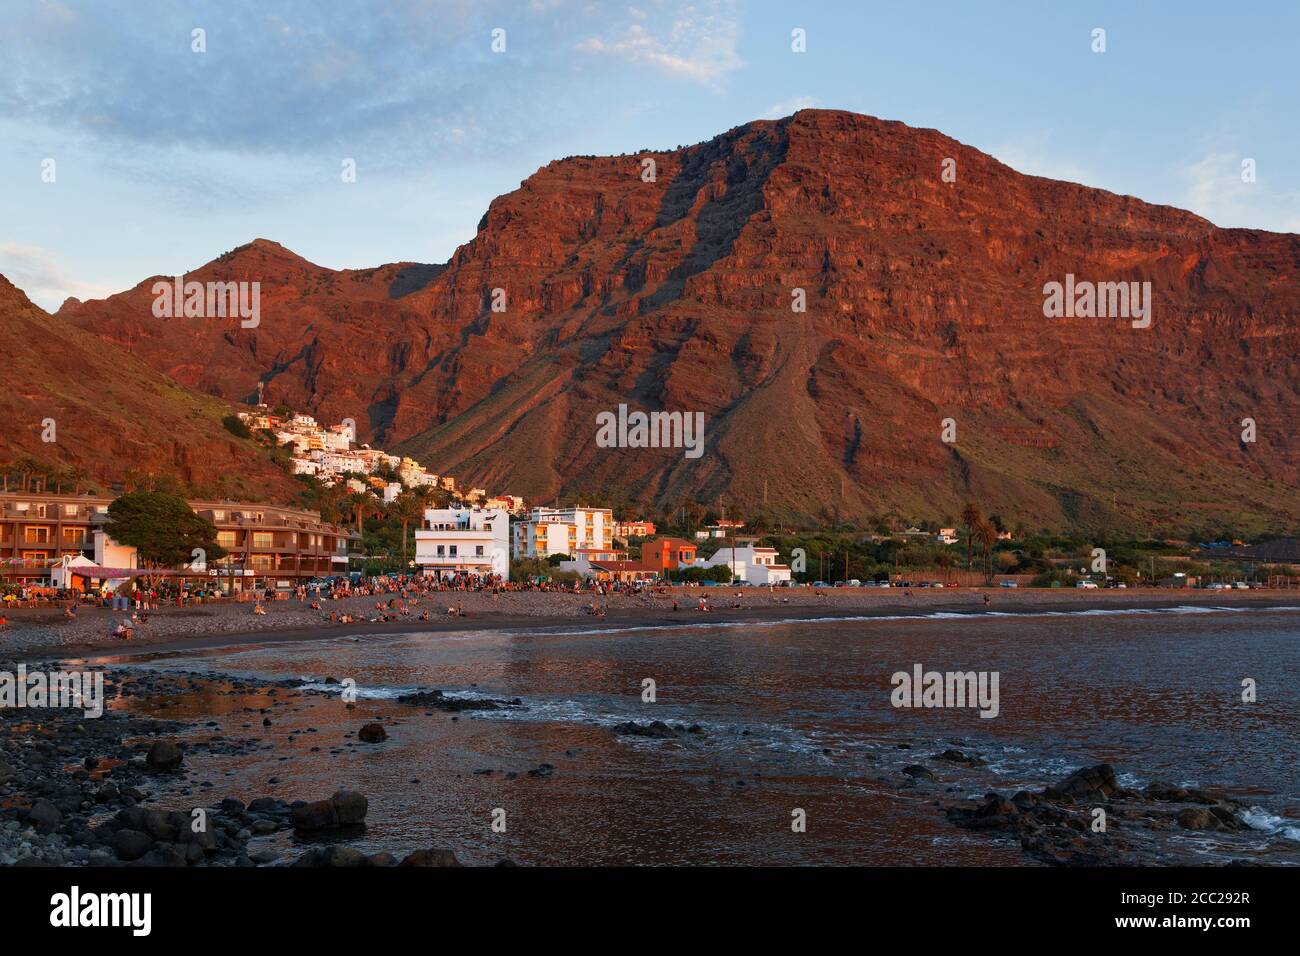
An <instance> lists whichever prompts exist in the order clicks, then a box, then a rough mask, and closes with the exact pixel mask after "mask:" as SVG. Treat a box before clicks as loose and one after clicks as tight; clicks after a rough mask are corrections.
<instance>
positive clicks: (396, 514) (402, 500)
mask: <svg viewBox="0 0 1300 956" xmlns="http://www.w3.org/2000/svg"><path fill="white" fill-rule="evenodd" d="M388 514H389V517H391V518H394V519H396V520H398V521H400V522H401V523H402V567H403V569H405V567H406V532H407V529H408V528H409V527H410V526H411V522H412V521H416V522H419V521H422V520H423V519H424V502H423V501H421V500H420V497H419V495H414V494H411V493H410V492H403V493H402V494H400V495H398V496H397V497H396V498H394V499H393V503H392V504H391V505H389V506H388Z"/></svg>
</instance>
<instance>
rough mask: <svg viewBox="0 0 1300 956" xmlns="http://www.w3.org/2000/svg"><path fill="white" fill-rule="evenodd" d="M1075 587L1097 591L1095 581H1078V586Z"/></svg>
mask: <svg viewBox="0 0 1300 956" xmlns="http://www.w3.org/2000/svg"><path fill="white" fill-rule="evenodd" d="M1075 587H1076V588H1087V589H1090V590H1093V591H1095V590H1097V582H1096V581H1080V582H1079V583H1078V584H1076V585H1075Z"/></svg>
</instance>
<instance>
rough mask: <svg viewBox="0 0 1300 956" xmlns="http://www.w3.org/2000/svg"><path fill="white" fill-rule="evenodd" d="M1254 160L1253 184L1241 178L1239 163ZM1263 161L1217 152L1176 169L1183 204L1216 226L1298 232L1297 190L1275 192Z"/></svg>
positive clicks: (1270, 172) (1299, 206)
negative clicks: (1183, 183)
mask: <svg viewBox="0 0 1300 956" xmlns="http://www.w3.org/2000/svg"><path fill="white" fill-rule="evenodd" d="M1247 159H1252V160H1255V163H1254V166H1255V181H1254V182H1248V181H1246V180H1243V179H1242V172H1243V166H1242V164H1243V162H1244V161H1245V160H1247ZM1275 172H1276V171H1275V170H1272V169H1270V168H1269V163H1268V161H1267V159H1265V160H1263V162H1262V163H1261V161H1260V160H1259V159H1258V158H1257V157H1250V156H1242V155H1240V154H1238V153H1235V152H1231V151H1227V150H1218V151H1214V152H1211V153H1208V154H1206V155H1204V156H1202V157H1201V158H1200V159H1197V160H1194V161H1192V162H1189V163H1187V164H1186V165H1185V166H1183V167H1182V168H1181V169H1180V170H1179V174H1180V175H1181V176H1182V178H1183V181H1184V182H1185V184H1186V185H1185V189H1184V193H1183V196H1184V203H1185V204H1186V206H1187V208H1188V209H1190V210H1191V211H1192V212H1194V213H1196V214H1197V215H1198V216H1204V217H1205V218H1206V219H1208V220H1210V222H1212V223H1214V224H1215V225H1216V226H1224V227H1241V228H1252V229H1271V230H1275V231H1278V232H1300V189H1278V188H1275V187H1274V184H1275V183H1276V182H1277V181H1278V178H1277V177H1276V175H1275Z"/></svg>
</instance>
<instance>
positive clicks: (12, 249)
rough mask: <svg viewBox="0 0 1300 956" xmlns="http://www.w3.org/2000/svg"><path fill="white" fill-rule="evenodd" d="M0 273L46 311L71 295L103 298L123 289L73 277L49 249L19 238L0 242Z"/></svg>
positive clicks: (51, 310)
mask: <svg viewBox="0 0 1300 956" xmlns="http://www.w3.org/2000/svg"><path fill="white" fill-rule="evenodd" d="M0 275H3V276H4V277H5V278H7V279H8V280H9V281H10V282H12V283H13V284H14V285H16V286H17V287H18V288H20V289H22V290H23V292H25V293H26V294H27V298H29V299H31V300H32V301H33V302H35V303H36V304H37V305H39V306H40V307H41V308H42V309H44V310H45V311H47V312H53V311H55V310H57V309H58V307H59V306H60V305H62V304H63V300H64V299H66V298H68V297H69V296H75V297H76V298H78V299H102V298H104V297H105V296H109V295H112V294H113V293H114V292H117V291H120V290H119V289H112V288H109V287H107V286H102V285H97V284H95V283H91V282H82V281H80V280H79V279H74V278H72V277H71V276H69V275H68V274H67V272H66V270H65V267H64V266H63V265H62V263H60V261H59V259H58V257H57V256H55V255H54V253H52V252H50V251H49V250H48V249H44V248H42V247H40V246H27V245H22V244H21V243H17V242H0ZM123 288H125V286H123Z"/></svg>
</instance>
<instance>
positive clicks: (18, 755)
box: [0, 662, 1250, 867]
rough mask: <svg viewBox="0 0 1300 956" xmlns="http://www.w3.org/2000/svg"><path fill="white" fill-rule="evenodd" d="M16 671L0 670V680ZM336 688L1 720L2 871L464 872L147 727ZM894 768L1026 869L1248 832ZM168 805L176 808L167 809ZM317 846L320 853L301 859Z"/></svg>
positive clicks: (1211, 807)
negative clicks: (380, 842) (386, 848)
mask: <svg viewBox="0 0 1300 956" xmlns="http://www.w3.org/2000/svg"><path fill="white" fill-rule="evenodd" d="M14 667H15V665H14V664H12V663H5V662H0V670H6V669H7V670H11V671H12V670H13V669H14ZM41 667H43V668H45V669H47V670H56V669H59V667H60V665H58V664H56V663H54V662H48V663H46V664H43V665H29V670H32V669H38V668H41ZM335 687H338V688H340V690H341V689H342V688H343V685H342V684H340V683H339V682H338V681H336V680H334V679H332V678H326V679H325V680H324V681H303V680H297V679H287V680H280V681H266V680H254V679H249V678H243V677H240V678H233V677H228V676H223V675H219V674H213V673H199V672H188V673H173V672H163V671H153V670H143V669H141V670H135V669H132V670H119V671H117V672H116V673H115V674H107V673H106V674H105V705H106V708H105V710H104V713H103V715H102V716H100V717H98V718H94V719H88V718H85V717H84V715H83V714H82V712H81V711H79V710H70V709H62V708H41V709H27V708H22V709H15V708H4V709H0V866H218V867H223V866H224V867H230V866H236V867H249V866H268V865H272V866H288V865H293V866H332V867H353V866H369V867H386V866H397V865H402V866H459V865H461V863H460V861H458V860H457V858H456V856H455V854H454V853H453V852H452V851H451V850H448V849H446V848H438V847H424V848H420V847H417V848H412V849H410V850H409V851H408V852H406V853H405V854H403V855H402V858H401V859H400V861H399V859H398V857H397V856H395V855H393V854H392V853H388V852H379V853H371V854H367V853H364V852H362V851H361V850H359V849H357V848H355V847H352V846H349V845H347V842H348V840H349V839H354V838H356V837H359V836H361V835H362V834H364V831H365V824H366V820H367V814H368V812H369V801H368V800H367V798H366V797H365V796H364V795H363V794H362V793H359V792H356V791H354V790H349V789H340V790H338V791H337V792H335V793H334V794H333V795H332V796H330V797H328V798H326V799H318V800H312V801H308V800H302V799H298V800H285V799H280V798H275V797H269V796H261V797H256V798H253V799H251V800H248V801H245V800H244V799H241V797H239V796H225V797H221V798H218V797H216V785H215V784H214V783H213V781H212V780H209V779H206V778H205V777H204V775H203V774H201V773H198V772H196V771H193V770H192V769H191V767H190V766H189V765H188V764H187V757H188V758H193V757H194V756H196V755H198V754H200V753H206V754H216V755H221V756H230V755H239V754H246V753H252V752H255V751H257V750H259V749H270V748H271V745H270V744H267V743H266V742H265V741H263V740H261V739H260V738H257V737H251V736H228V735H224V734H220V733H216V732H215V731H214V732H213V733H211V734H208V735H206V736H204V735H203V732H204V731H206V730H208V729H214V728H216V727H217V724H216V722H215V721H208V720H204V719H191V720H188V721H184V722H182V721H177V720H173V719H169V718H167V717H165V716H157V715H156V714H165V713H167V711H168V708H169V706H170V704H171V702H172V701H174V700H176V699H177V698H178V696H181V695H186V694H195V693H199V692H208V693H212V692H215V693H217V694H219V695H223V694H228V695H247V694H250V693H254V692H256V693H259V694H261V695H264V696H265V698H266V699H267V700H270V701H272V702H273V706H272V707H262V708H257V707H247V706H246V707H244V708H243V710H244V712H246V713H247V714H249V718H250V719H249V721H248V722H246V723H243V724H242V727H243V728H248V729H249V731H250V733H252V732H255V731H253V730H252V728H253V727H254V726H255V723H257V721H256V718H257V717H258V716H260V717H261V720H260V724H261V725H262V727H263V728H268V727H270V726H272V724H273V721H272V719H271V716H272V715H274V706H278V705H282V704H283V705H292V704H293V703H295V702H299V703H300V702H301V698H302V697H303V696H306V695H317V696H325V697H333V696H335V695H337V694H338V693H339V692H340V691H337V690H335V689H334V688H335ZM397 703H399V704H401V705H403V706H404V707H407V708H411V709H412V710H416V711H423V712H424V714H425V715H426V716H432V715H433V714H434V713H435V712H442V713H446V714H450V715H452V716H451V717H450V719H451V720H453V721H454V720H457V719H459V716H458V715H459V714H461V713H462V712H466V713H468V714H470V715H472V714H473V712H475V711H491V710H499V709H502V708H511V709H513V708H523V707H526V706H527V705H526V704H525V703H524V702H523V701H522V700H520V699H519V698H510V699H497V698H491V697H486V696H462V695H449V694H447V693H445V692H443V691H441V690H437V689H423V690H419V691H416V692H413V693H407V694H404V695H402V696H400V697H399V698H397ZM344 706H345V707H347V708H348V709H349V710H351V709H352V708H354V707H355V705H354V704H351V703H347V704H345V705H344ZM141 711H145V712H146V713H141ZM403 716H404V715H400V714H399V716H398V717H397V718H392V717H381V718H379V720H370V721H367V722H365V723H364V724H361V725H360V726H359V728H358V729H356V730H355V731H350V732H348V733H347V734H346V735H345V736H346V737H347V738H349V739H350V741H349V742H347V743H340V744H336V745H334V746H333V747H332V748H330V749H331V752H336V751H339V750H341V749H342V748H343V747H366V746H369V745H373V744H377V743H379V742H381V741H384V740H386V739H388V737H389V734H388V729H395V728H397V727H400V726H401V725H402V723H403ZM277 719H278V718H277ZM196 730H197V731H198V733H196V732H195V731H196ZM313 730H314V728H307V729H306V731H305V732H312V731H313ZM608 730H609V732H610V734H611V736H613V737H614V738H616V739H628V738H639V739H641V740H644V741H646V742H647V743H649V744H650V745H651V746H658V745H660V743H659V742H661V741H673V740H683V739H686V738H691V739H693V740H696V741H702V742H704V743H706V744H707V743H708V741H709V740H710V738H711V736H712V735H711V733H710V730H709V728H707V727H703V726H701V725H700V724H696V723H692V724H684V723H665V722H662V721H650V722H644V723H638V722H636V721H626V722H623V723H620V724H617V725H614V726H611V727H609V728H608ZM303 732H304V731H301V730H299V731H296V732H295V733H303ZM746 732H747V731H746ZM290 739H292V737H291V738H290ZM322 743H323V742H322ZM896 748H897V750H898V752H899V753H900V756H901V755H904V754H909V753H910V752H911V751H912V745H911V744H908V743H901V742H900V743H897V744H896ZM312 749H313V750H321V749H324V747H323V746H322V747H313V748H312ZM918 756H919V755H918ZM280 759H289V758H288V757H283V756H282V757H281V758H280ZM907 759H910V760H912V761H914V762H912V763H908V764H907V765H906V766H902V767H901V770H899V769H898V765H897V764H895V765H894V767H895V770H894V771H891V772H889V773H888V774H886V776H883V777H881V780H882V782H887V783H888V784H889V785H890V786H892V787H893V788H895V789H898V790H900V791H910V792H912V793H914V794H917V795H921V796H923V797H925V798H926V801H927V802H928V803H929V804H930V805H931V806H932V807H933V808H934V812H935V813H936V814H940V815H942V816H943V817H944V818H946V820H947V821H948V822H949V823H951V824H952V825H953V826H955V827H958V828H961V829H963V830H966V831H970V832H973V833H978V834H980V835H982V836H986V837H988V838H990V839H995V840H1000V841H1006V842H1017V843H1019V845H1020V848H1021V850H1022V852H1023V853H1024V856H1025V860H1026V862H1032V863H1041V864H1048V865H1062V866H1116V865H1121V866H1133V865H1139V866H1140V865H1159V864H1167V863H1170V862H1180V863H1188V862H1198V860H1197V858H1196V857H1195V856H1190V855H1188V854H1186V853H1181V852H1180V853H1178V854H1172V853H1171V851H1170V848H1169V844H1170V839H1169V838H1170V837H1171V836H1175V835H1191V836H1195V835H1198V834H1199V835H1204V834H1210V833H1212V834H1215V835H1216V836H1219V835H1229V834H1243V833H1247V832H1249V831H1250V826H1249V825H1248V824H1247V823H1246V821H1245V820H1244V819H1243V815H1242V811H1243V809H1244V807H1243V806H1242V804H1240V803H1239V802H1237V801H1235V800H1233V799H1231V798H1230V797H1228V796H1227V795H1225V794H1223V793H1221V792H1217V791H1214V790H1209V789H1192V788H1182V787H1176V786H1172V785H1169V784H1163V783H1151V784H1149V785H1148V786H1146V787H1144V788H1142V789H1141V790H1137V789H1132V788H1127V787H1124V786H1122V785H1121V784H1120V782H1119V780H1118V778H1117V775H1116V772H1115V770H1114V768H1113V767H1111V766H1110V765H1109V764H1099V765H1096V766H1092V767H1085V768H1082V769H1079V770H1077V771H1075V772H1073V773H1071V774H1070V775H1068V776H1067V777H1066V778H1064V779H1063V780H1061V781H1059V782H1057V783H1055V784H1052V785H1050V786H1047V787H1045V788H1043V789H1041V790H1039V791H1030V790H1019V791H1017V792H1014V793H1012V794H1011V795H1010V796H1008V795H1006V794H1004V793H997V792H987V791H985V792H984V796H983V797H982V798H981V797H979V796H978V794H979V792H980V790H979V787H978V778H976V777H975V776H974V775H975V774H977V773H979V771H980V768H983V767H985V766H986V762H985V761H984V759H983V758H982V757H981V756H980V755H979V754H978V753H977V752H975V751H973V750H970V749H958V748H957V747H949V748H947V749H945V750H942V751H940V752H937V753H933V754H932V755H930V756H928V757H919V759H918V757H911V756H909V757H908V758H907ZM881 769H882V770H884V767H883V766H882V767H881ZM553 771H554V767H553V766H552V765H551V764H548V763H543V764H541V765H539V766H538V767H537V768H536V769H534V770H529V771H528V775H529V776H534V777H544V776H549V775H550V774H551V773H552V772H553ZM474 772H475V773H491V772H492V771H491V770H476V771H474ZM509 776H515V774H510V775H509ZM275 782H276V780H275V779H274V778H273V779H272V783H275ZM962 794H968V795H969V796H965V797H963V796H962ZM181 797H184V798H187V799H188V800H189V803H188V804H187V806H189V807H190V809H189V810H188V812H186V811H182V810H177V809H175V808H174V804H175V803H177V802H178V798H181ZM168 803H170V804H172V805H173V806H172V807H171V808H168V807H167V806H165V804H168ZM1099 820H1100V824H1099ZM276 834H284V835H286V836H290V835H291V837H292V839H291V842H290V846H289V848H286V847H285V846H284V845H283V841H281V845H279V846H271V845H264V844H267V843H268V841H264V840H260V839H259V838H262V837H271V836H274V835H276ZM315 842H319V845H311V844H312V843H315ZM1201 862H1205V861H1201ZM1233 862H1245V861H1244V860H1236V859H1234V860H1233ZM500 864H510V861H509V860H501V861H500V863H499V864H498V865H500Z"/></svg>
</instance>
